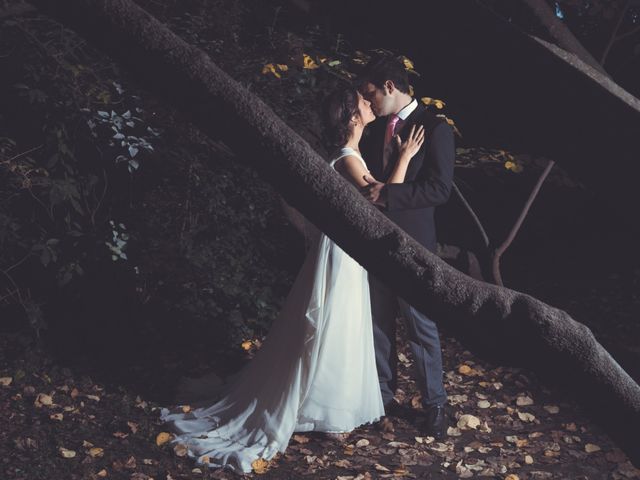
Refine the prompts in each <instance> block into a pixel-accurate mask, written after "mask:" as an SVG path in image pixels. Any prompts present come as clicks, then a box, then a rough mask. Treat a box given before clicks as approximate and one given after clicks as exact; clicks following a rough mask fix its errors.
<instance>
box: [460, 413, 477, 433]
mask: <svg viewBox="0 0 640 480" xmlns="http://www.w3.org/2000/svg"><path fill="white" fill-rule="evenodd" d="M479 426H480V419H479V418H478V417H475V416H473V415H469V414H465V415H461V416H460V418H459V419H458V428H459V429H460V430H469V429H474V430H475V429H476V428H478V427H479Z"/></svg>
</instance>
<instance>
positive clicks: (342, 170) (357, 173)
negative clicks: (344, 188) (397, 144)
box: [335, 155, 411, 188]
mask: <svg viewBox="0 0 640 480" xmlns="http://www.w3.org/2000/svg"><path fill="white" fill-rule="evenodd" d="M409 160H411V157H410V156H408V155H401V156H400V158H398V161H397V162H396V165H395V167H394V169H393V172H391V176H390V177H389V180H387V184H389V183H402V182H404V176H405V175H406V173H407V167H408V166H409ZM335 168H336V170H337V171H338V173H339V174H340V175H342V176H343V177H345V178H346V179H347V180H349V182H351V183H352V184H354V185H355V186H356V187H360V188H362V187H366V186H367V185H368V184H369V183H371V182H372V181H374V182H375V181H376V179H375V178H373V175H371V173H370V172H369V170H367V169H366V168H364V165H363V164H362V162H361V161H360V159H359V158H358V157H355V156H353V155H347V156H346V157H342V158H341V159H340V160H338V161H337V162H336V164H335ZM365 177H367V180H368V181H367V180H365Z"/></svg>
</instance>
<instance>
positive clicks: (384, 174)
mask: <svg viewBox="0 0 640 480" xmlns="http://www.w3.org/2000/svg"><path fill="white" fill-rule="evenodd" d="M414 124H422V125H424V130H425V141H424V143H423V145H422V147H421V148H420V151H419V152H418V153H417V154H416V155H415V156H414V157H413V158H412V159H411V161H410V162H409V167H408V169H407V174H406V176H405V181H404V183H397V184H389V185H387V186H386V187H385V188H386V190H387V207H386V208H384V209H383V212H384V213H385V214H386V215H387V217H388V218H389V219H390V220H392V221H393V222H395V223H396V224H397V225H398V226H399V227H400V228H402V229H403V230H404V231H406V232H407V233H408V234H409V235H411V236H412V237H413V238H415V239H416V240H417V241H418V242H420V243H421V244H422V245H424V246H425V247H427V248H428V249H429V250H431V251H433V252H435V250H436V228H435V222H434V210H435V207H436V206H438V205H441V204H443V203H445V202H446V201H447V199H448V198H449V193H450V192H451V183H452V181H453V162H454V158H455V144H454V139H453V130H452V128H451V127H450V126H449V125H448V124H447V122H446V121H445V120H443V119H441V118H439V117H437V116H436V115H435V114H433V113H432V112H430V111H428V110H427V109H426V108H425V107H424V106H423V105H422V104H420V103H419V104H418V106H417V107H416V109H415V110H414V111H413V112H412V113H411V115H409V117H407V119H406V120H405V122H404V124H403V125H402V127H401V130H400V132H399V134H400V138H401V139H402V140H403V141H404V140H405V139H406V137H407V135H408V134H409V131H410V129H411V125H414ZM386 126H387V117H380V118H378V119H377V120H375V121H374V122H373V123H371V124H370V126H369V129H368V130H369V134H368V135H367V136H366V138H364V139H363V142H362V145H361V151H362V154H363V157H364V159H365V161H366V163H367V166H368V167H369V170H370V171H371V174H372V175H373V176H374V177H375V178H376V179H377V180H378V181H381V182H386V181H387V179H388V178H389V176H390V174H391V172H392V171H393V167H394V165H395V163H396V162H397V159H398V147H397V144H396V143H395V140H393V141H392V145H393V153H392V154H391V155H390V157H389V162H388V165H387V168H385V169H384V171H383V165H382V154H383V147H384V134H385V130H386Z"/></svg>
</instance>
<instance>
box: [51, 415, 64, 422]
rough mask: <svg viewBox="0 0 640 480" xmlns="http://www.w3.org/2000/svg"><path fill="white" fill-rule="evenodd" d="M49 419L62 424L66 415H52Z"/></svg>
mask: <svg viewBox="0 0 640 480" xmlns="http://www.w3.org/2000/svg"><path fill="white" fill-rule="evenodd" d="M49 418H50V419H51V420H57V421H58V422H61V421H62V420H63V419H64V415H63V414H61V413H52V414H51V415H49Z"/></svg>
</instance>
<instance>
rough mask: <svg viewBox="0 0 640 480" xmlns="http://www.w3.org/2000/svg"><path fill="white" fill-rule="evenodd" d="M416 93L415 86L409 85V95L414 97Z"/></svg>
mask: <svg viewBox="0 0 640 480" xmlns="http://www.w3.org/2000/svg"><path fill="white" fill-rule="evenodd" d="M414 93H415V91H414V90H413V85H409V95H411V96H412V97H413V94H414Z"/></svg>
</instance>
